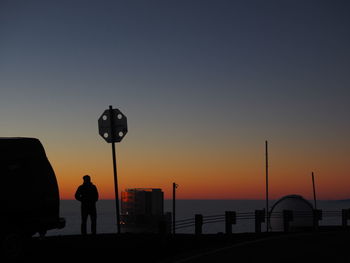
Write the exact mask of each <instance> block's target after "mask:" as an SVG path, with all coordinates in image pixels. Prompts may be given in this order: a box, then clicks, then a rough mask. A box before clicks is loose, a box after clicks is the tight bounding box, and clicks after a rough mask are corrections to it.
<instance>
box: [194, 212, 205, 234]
mask: <svg viewBox="0 0 350 263" xmlns="http://www.w3.org/2000/svg"><path fill="white" fill-rule="evenodd" d="M194 219H195V234H196V235H201V234H202V227H203V215H201V214H196V215H195V216H194Z"/></svg>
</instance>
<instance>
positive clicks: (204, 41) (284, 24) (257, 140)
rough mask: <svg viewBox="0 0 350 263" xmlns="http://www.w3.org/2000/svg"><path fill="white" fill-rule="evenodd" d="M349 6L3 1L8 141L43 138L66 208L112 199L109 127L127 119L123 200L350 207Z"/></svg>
mask: <svg viewBox="0 0 350 263" xmlns="http://www.w3.org/2000/svg"><path fill="white" fill-rule="evenodd" d="M349 14H350V1H346V0H344V1H341V0H338V1H337V0H329V1H321V0H317V1H316V0H315V1H311V0H275V1H268V0H265V1H261V0H256V1H253V0H252V1H251V0H241V1H233V0H230V1H224V0H211V1H207V0H196V1H195V0H177V1H175V0H158V1H155V0H149V1H145V0H139V1H134V0H131V1H103V0H94V1H93V0H57V1H52V0H42V1H36V0H31V1H26V0H21V1H20V0H18V1H17V0H2V1H0V127H1V131H0V137H8V136H10V137H14V136H21V137H36V138H39V139H40V140H41V142H42V143H43V145H44V147H45V149H46V153H47V156H48V158H49V160H50V162H51V164H52V166H53V168H54V170H55V172H56V176H57V180H58V183H59V188H60V194H61V198H62V199H73V198H74V192H75V189H76V188H77V187H78V185H79V184H81V183H82V176H83V175H85V174H90V175H91V177H92V181H93V182H94V183H95V184H96V185H97V187H98V189H99V192H100V196H101V198H114V192H113V191H114V188H113V170H112V156H111V145H110V144H107V143H106V142H105V141H104V140H103V139H102V137H100V135H99V134H98V127H97V120H98V118H99V117H100V116H101V114H102V112H103V111H104V110H105V109H107V108H108V106H109V105H113V107H115V108H118V109H120V110H121V111H122V112H123V113H124V114H125V115H126V116H127V118H128V124H129V126H128V129H129V132H128V134H127V135H126V137H125V138H124V140H123V141H122V142H121V143H119V144H117V145H116V149H117V165H118V182H119V190H120V191H121V190H123V189H125V188H134V187H156V188H162V189H163V190H164V192H165V197H166V198H171V187H172V183H173V182H176V183H177V184H179V188H178V194H177V196H178V198H182V199H263V198H265V156H264V151H265V149H264V147H265V140H268V141H269V157H270V170H269V171H270V196H271V198H279V197H281V196H283V195H286V194H301V195H303V196H305V197H306V198H312V184H311V172H312V171H314V172H315V179H316V186H317V195H318V198H320V199H342V198H349V197H350V118H349V113H350V15H349Z"/></svg>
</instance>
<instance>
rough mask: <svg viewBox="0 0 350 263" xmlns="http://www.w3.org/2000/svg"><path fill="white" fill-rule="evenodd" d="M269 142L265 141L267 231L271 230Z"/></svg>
mask: <svg viewBox="0 0 350 263" xmlns="http://www.w3.org/2000/svg"><path fill="white" fill-rule="evenodd" d="M268 157H269V156H268V144H267V141H265V169H266V170H265V176H266V232H269V158H268Z"/></svg>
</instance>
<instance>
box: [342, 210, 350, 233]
mask: <svg viewBox="0 0 350 263" xmlns="http://www.w3.org/2000/svg"><path fill="white" fill-rule="evenodd" d="M349 215H350V213H349V209H342V210H341V218H342V220H341V221H342V227H343V228H347V226H348V219H349Z"/></svg>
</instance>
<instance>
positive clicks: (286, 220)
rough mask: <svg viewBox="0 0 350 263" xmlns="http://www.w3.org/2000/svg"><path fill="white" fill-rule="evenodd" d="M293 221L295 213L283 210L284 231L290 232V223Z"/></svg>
mask: <svg viewBox="0 0 350 263" xmlns="http://www.w3.org/2000/svg"><path fill="white" fill-rule="evenodd" d="M291 221H293V211H292V210H283V231H284V232H289V222H291Z"/></svg>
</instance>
